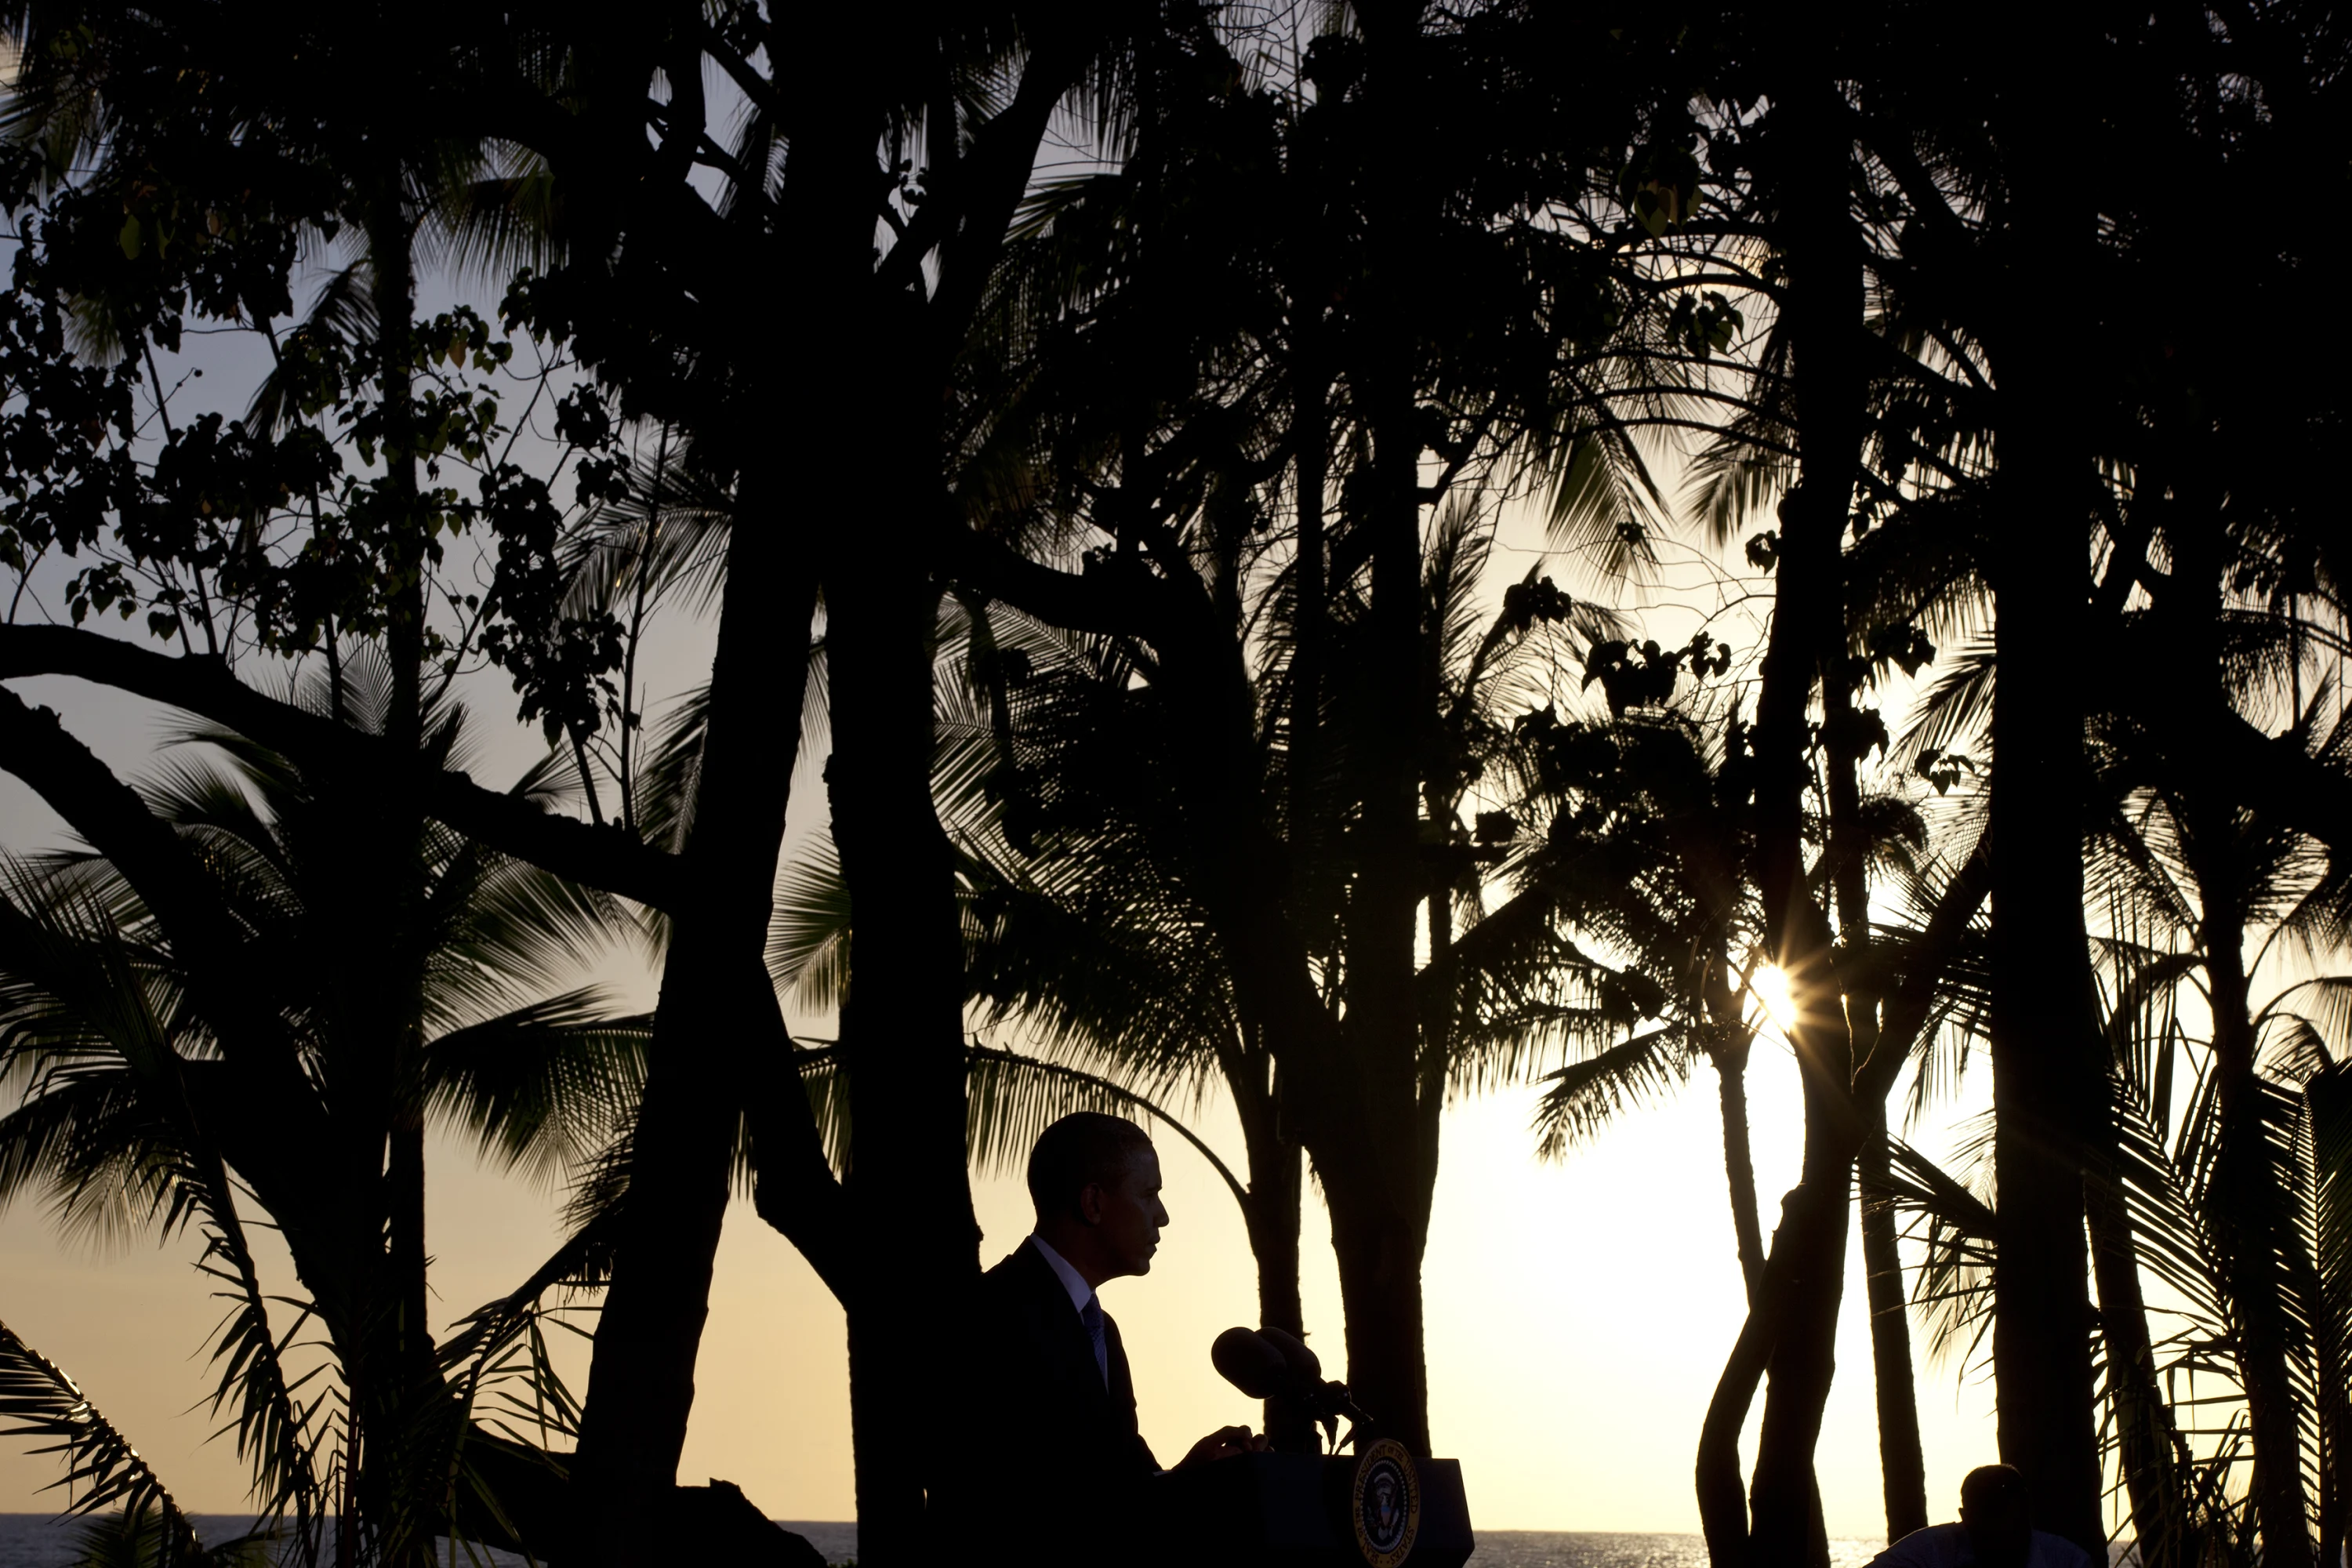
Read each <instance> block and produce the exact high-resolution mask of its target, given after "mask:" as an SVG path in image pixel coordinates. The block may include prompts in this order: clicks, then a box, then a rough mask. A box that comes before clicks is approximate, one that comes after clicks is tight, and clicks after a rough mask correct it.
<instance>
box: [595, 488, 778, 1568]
mask: <svg viewBox="0 0 2352 1568" xmlns="http://www.w3.org/2000/svg"><path fill="white" fill-rule="evenodd" d="M772 478H773V476H772V475H771V474H770V473H768V472H766V471H763V470H757V469H755V470H753V471H752V472H751V473H748V474H747V475H746V476H745V477H744V479H743V481H742V485H741V493H740V498H739V500H738V505H737V510H736V514H735V521H734V524H733V528H732V531H731V532H730V537H729V541H728V548H727V585H726V588H725V591H724V594H723V595H722V597H721V599H720V605H719V643H718V648H717V650H716V652H715V654H714V655H713V658H712V659H711V667H710V699H709V727H708V730H707V731H706V734H705V738H704V741H703V748H702V763H701V769H700V784H699V786H698V791H697V797H696V801H695V809H694V818H693V826H692V828H691V829H690V831H689V834H688V842H687V845H686V848H685V851H684V864H683V866H682V867H681V871H682V873H683V874H682V876H681V879H680V881H681V886H682V893H681V896H680V898H679V900H678V904H677V909H676V910H674V911H672V915H673V918H672V924H671V934H670V944H669V952H668V958H667V963H666V964H665V966H664V969H663V972H662V986H661V996H660V1000H659V1002H658V1004H657V1005H656V1011H655V1014H654V1045H653V1049H652V1051H651V1052H650V1054H649V1058H648V1063H647V1071H646V1087H645V1094H644V1098H643V1100H642V1102H641V1104H640V1107H639V1110H638V1112H637V1124H636V1142H635V1162H634V1164H633V1166H632V1170H631V1175H630V1184H629V1191H628V1195H627V1197H626V1199H625V1202H624V1205H623V1208H622V1212H621V1221H620V1239H619V1244H618V1246H617V1248H616V1251H615V1256H614V1269H613V1279H612V1283H611V1286H610V1287H609V1289H607V1290H606V1292H605V1298H604V1316H603V1320H602V1321H601V1322H600V1324H599V1325H598V1328H597V1332H596V1342H595V1352H594V1355H593V1359H592V1361H591V1362H590V1363H589V1372H588V1394H587V1400H586V1405H585V1408H584V1410H583V1415H582V1419H581V1434H580V1449H579V1455H578V1458H576V1460H575V1461H574V1466H573V1479H574V1488H573V1497H574V1499H575V1510H574V1512H575V1516H576V1517H577V1518H578V1519H579V1520H580V1521H581V1524H580V1531H579V1534H578V1536H577V1538H576V1542H575V1545H574V1552H575V1554H576V1556H577V1558H578V1559H579V1560H580V1561H582V1562H584V1563H592V1564H613V1565H614V1568H634V1565H635V1564H637V1563H649V1562H656V1561H659V1560H660V1558H661V1556H662V1555H663V1548H662V1544H661V1542H662V1536H663V1531H664V1530H665V1528H666V1523H667V1521H665V1520H664V1519H663V1518H662V1517H660V1514H659V1511H658V1510H660V1509H661V1508H662V1506H663V1505H664V1504H665V1503H666V1502H667V1497H668V1494H669V1490H670V1489H671V1488H672V1487H673V1486H674V1485H676V1482H677V1460H678V1455H679V1452H680V1450H681V1449H682V1448H683V1447H684V1446H685V1442H686V1426H687V1418H688V1413H689V1412H690V1411H691V1409H692V1407H693V1404H694V1366H695V1359H696V1356H697V1354H698V1352H699V1350H700V1347H701V1342H702V1329H703V1323H704V1321H705V1319H706V1318H707V1317H708V1315H709V1299H710V1277H711V1268H712V1261H713V1258H714V1257H715V1255H716V1253H717V1251H718V1247H719V1226H720V1224H721V1222H722V1221H723V1220H724V1218H725V1215H726V1210H727V1197H728V1173H729V1165H730V1158H731V1156H732V1153H733V1150H734V1145H735V1139H736V1131H737V1127H738V1125H739V1122H740V1115H741V1109H742V1107H741V1096H740V1085H741V1084H743V1083H744V1082H746V1081H749V1080H751V1079H752V1078H754V1077H755V1076H756V1075H755V1073H754V1071H753V1069H752V1068H751V1066H750V1065H749V1064H748V1063H746V1062H745V1060H744V1059H743V1058H744V1055H745V1053H746V1051H747V1050H748V1049H749V1048H750V1047H751V1042H756V1041H761V1040H764V1039H767V1038H769V1037H771V1035H772V1028H769V1027H762V1025H772V1018H766V1019H762V1018H758V1017H755V1016H751V1013H750V1012H748V1011H747V1009H756V1008H759V1007H765V1008H767V1009H769V1010H770V1012H771V1013H772V1010H773V1008H774V1006H775V998H774V994H773V992H772V988H771V987H770V986H769V985H768V984H766V982H765V979H764V976H765V973H766V962H765V955H766V947H767V935H768V920H769V914H770V911H771V908H772V886H773V882H774V878H775V868H776V858H777V854H778V852H779V850H780V849H781V847H782V842H783V831H784V809H785V806H786V804H787V802H788V799H789V795H790V790H791V784H792V773H793V769H792V759H791V757H790V755H789V754H786V755H782V756H779V754H778V753H777V752H776V750H775V749H774V745H773V742H774V739H775V723H774V720H775V713H776V709H777V706H778V702H779V699H780V697H781V698H782V702H783V704H784V706H785V708H786V710H788V711H793V712H797V711H798V708H799V701H798V696H797V694H798V693H799V692H800V691H801V689H803V686H804V685H805V684H806V681H807V678H808V646H809V639H808V637H807V636H806V627H807V626H809V624H810V622H811V620H812V618H813V616H814V609H815V602H816V580H815V574H814V569H813V566H812V564H811V563H809V562H808V561H807V560H806V559H805V558H804V556H803V555H802V554H801V553H800V552H798V551H796V550H795V549H794V548H793V545H794V541H793V539H792V538H791V537H790V536H789V535H788V532H787V531H786V529H785V527H784V524H783V521H782V519H781V518H780V517H779V516H778V515H777V514H776V512H775V510H773V509H774V506H775V499H776V491H775V487H774V486H773V485H772V484H771V483H770V482H769V481H770V480H771V479H772ZM754 978H756V979H757V982H758V983H757V984H752V983H751V982H752V981H753V979H754Z"/></svg>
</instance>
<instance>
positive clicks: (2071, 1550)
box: [2026, 1530, 2098, 1568]
mask: <svg viewBox="0 0 2352 1568" xmlns="http://www.w3.org/2000/svg"><path fill="white" fill-rule="evenodd" d="M2097 1561H2098V1560H2097V1559H2096V1558H2095V1557H2093V1556H2092V1555H2091V1554H2090V1553H2089V1552H2085V1551H2084V1550H2083V1549H2082V1548H2081V1547H2079V1546H2077V1545H2075V1544H2074V1542H2071V1541H2069V1540H2067V1539H2066V1538H2065V1537H2064V1536H2063V1535H2053V1534H2051V1533H2050V1532H2049V1531H2046V1530H2037V1531H2034V1532H2033V1545H2032V1551H2031V1552H2029V1554H2028V1555H2027V1558H2026V1568H2094V1565H2095V1563H2097Z"/></svg>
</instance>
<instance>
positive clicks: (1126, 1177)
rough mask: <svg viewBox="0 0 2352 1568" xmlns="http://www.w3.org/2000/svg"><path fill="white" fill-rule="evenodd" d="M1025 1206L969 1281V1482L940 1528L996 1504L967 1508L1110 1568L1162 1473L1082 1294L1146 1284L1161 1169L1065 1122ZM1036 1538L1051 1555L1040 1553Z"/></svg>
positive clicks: (1215, 1438) (1089, 1119)
mask: <svg viewBox="0 0 2352 1568" xmlns="http://www.w3.org/2000/svg"><path fill="white" fill-rule="evenodd" d="M1029 1196H1030V1201H1031V1202H1032V1203H1034V1205H1036V1210H1037V1223H1036V1228H1035V1230H1034V1232H1033V1233H1032V1234H1031V1235H1030V1237H1028V1239H1027V1240H1025V1241H1024V1242H1023V1243H1022V1244H1021V1245H1020V1246H1019V1247H1015V1248H1013V1252H1012V1253H1011V1254H1010V1255H1009V1256H1007V1257H1006V1258H1004V1260H1003V1262H1001V1263H999V1264H997V1266H996V1267H995V1268H992V1269H990V1270H989V1271H988V1273H987V1274H986V1275H985V1276H984V1277H982V1280H981V1284H980V1298H979V1314H978V1316H979V1322H978V1323H977V1325H976V1327H977V1329H978V1334H977V1336H976V1339H975V1341H974V1345H973V1350H972V1352H971V1354H972V1359H973V1361H974V1363H975V1364H974V1366H973V1368H972V1372H973V1373H974V1375H973V1379H972V1393H973V1402H972V1403H973V1407H972V1408H971V1410H970V1411H969V1412H968V1415H970V1417H971V1420H970V1421H969V1422H968V1423H967V1430H968V1431H969V1432H970V1433H971V1435H972V1437H971V1441H972V1445H973V1447H974V1449H975V1450H976V1451H974V1452H971V1453H968V1454H965V1455H963V1456H961V1465H962V1466H963V1467H964V1472H965V1476H966V1477H967V1478H968V1480H967V1482H966V1484H963V1485H959V1484H957V1483H956V1482H954V1481H953V1480H950V1483H949V1486H948V1489H947V1492H946V1500H948V1502H949V1506H950V1511H951V1512H953V1513H956V1514H969V1512H970V1511H971V1508H972V1507H973V1506H975V1503H974V1501H973V1500H970V1499H971V1493H973V1492H978V1493H982V1494H995V1495H983V1496H982V1497H981V1498H979V1499H978V1500H977V1506H979V1507H981V1508H984V1509H986V1510H989V1511H990V1512H992V1513H997V1514H998V1516H999V1517H1001V1518H1004V1519H1005V1520H1006V1521H1007V1524H1008V1528H1010V1529H1011V1530H1012V1531H1013V1539H1016V1540H1018V1542H1020V1544H1021V1546H1022V1547H1023V1548H1024V1549H1027V1548H1030V1547H1031V1546H1032V1544H1033V1543H1034V1546H1036V1547H1039V1548H1042V1549H1043V1550H1044V1553H1045V1557H1046V1558H1048V1559H1052V1560H1088V1561H1097V1562H1098V1561H1103V1560H1104V1559H1105V1556H1106V1554H1107V1553H1108V1554H1109V1555H1110V1556H1111V1557H1112V1558H1113V1559H1114V1560H1116V1550H1115V1549H1116V1548H1117V1547H1118V1545H1119V1544H1120V1543H1121V1542H1122V1541H1123V1540H1124V1539H1125V1538H1126V1537H1127V1536H1129V1534H1130V1533H1131V1532H1133V1531H1136V1530H1137V1529H1138V1528H1139V1525H1140V1523H1141V1521H1140V1520H1139V1518H1138V1517H1137V1515H1138V1510H1139V1509H1140V1508H1141V1507H1142V1506H1143V1502H1144V1499H1143V1496H1142V1492H1143V1485H1144V1482H1145V1480H1146V1479H1147V1478H1149V1477H1150V1476H1151V1475H1152V1474H1153V1473H1154V1472H1156V1471H1157V1470H1158V1469H1159V1468H1160V1466H1159V1463H1158V1461H1157V1460H1155V1459H1154V1458H1152V1455H1151V1449H1150V1445H1148V1444H1146V1443H1145V1442H1144V1440H1143V1436H1142V1434H1141V1432H1139V1430H1138V1429H1137V1426H1136V1418H1135V1384H1134V1381H1133V1379H1132V1378H1131V1377H1130V1376H1129V1371H1128V1364H1127V1351H1126V1349H1125V1347H1124V1346H1123V1345H1121V1344H1120V1342H1119V1337H1118V1323H1116V1322H1114V1321H1112V1320H1111V1317H1110V1314H1109V1313H1108V1312H1106V1311H1104V1310H1102V1302H1101V1300H1099V1299H1098V1298H1097V1296H1096V1294H1095V1289H1096V1287H1097V1286H1099V1285H1101V1284H1102V1283H1103V1282H1104V1281H1105V1280H1108V1279H1118V1278H1119V1277H1120V1276H1122V1275H1128V1274H1148V1273H1150V1271H1151V1255H1152V1254H1153V1253H1154V1252H1156V1251H1158V1250H1159V1247H1160V1230H1161V1229H1162V1228H1163V1227H1164V1226H1166V1225H1167V1224H1168V1211H1167V1209H1166V1208H1165V1207H1163V1206H1162V1205H1161V1204H1160V1156H1159V1153H1158V1152H1156V1151H1155V1150H1153V1148H1152V1147H1151V1140H1150V1138H1148V1137H1146V1136H1145V1135H1144V1131H1143V1129H1141V1128H1140V1127H1138V1126H1137V1125H1135V1123H1133V1122H1132V1121H1122V1120H1120V1119H1119V1118H1118V1117H1116V1116H1103V1115H1099V1114H1097V1113H1094V1112H1090V1111H1082V1112H1080V1113H1078V1114H1076V1115H1074V1116H1066V1117H1064V1118H1062V1120H1060V1121H1056V1122H1055V1123H1054V1124H1053V1125H1052V1126H1051V1127H1048V1128H1047V1129H1045V1131H1044V1132H1043V1133H1042V1134H1040V1135H1039V1137H1038V1139H1037V1144H1036V1147H1035V1148H1034V1150H1032V1151H1031V1152H1030V1155H1029ZM1264 1446H1265V1443H1264V1440H1263V1439H1262V1438H1256V1437H1253V1436H1251V1434H1250V1429H1249V1428H1248V1427H1247V1426H1227V1427H1223V1428H1221V1429H1220V1430H1218V1431H1215V1432H1213V1433H1211V1434H1210V1435H1209V1436H1206V1437H1203V1438H1202V1439H1201V1440H1200V1441H1199V1442H1198V1443H1195V1444H1194V1445H1192V1451H1191V1452H1190V1453H1188V1454H1186V1455H1185V1456H1184V1458H1183V1461H1182V1463H1183V1464H1184V1465H1187V1466H1189V1465H1193V1464H1197V1463H1201V1462H1202V1461H1205V1460H1209V1459H1215V1458H1223V1457H1224V1456H1226V1455H1228V1454H1237V1453H1243V1452H1246V1451H1249V1450H1251V1449H1255V1448H1260V1447H1264ZM1008 1491H1009V1492H1010V1494H1011V1495H1005V1494H1006V1493H1007V1492H1008ZM1000 1510H1001V1511H1000ZM970 1523H971V1521H969V1520H967V1521H966V1524H965V1528H969V1525H970ZM948 1528H949V1531H950V1532H952V1531H955V1530H956V1529H957V1528H958V1526H957V1525H956V1524H954V1523H952V1522H950V1524H949V1526H948ZM1040 1532H1042V1533H1044V1534H1045V1536H1047V1537H1048V1539H1046V1540H1045V1541H1038V1540H1037V1539H1036V1537H1037V1535H1038V1534H1039V1533H1040ZM935 1539H940V1537H939V1536H938V1534H937V1532H936V1531H935Z"/></svg>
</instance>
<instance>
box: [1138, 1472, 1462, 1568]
mask: <svg viewBox="0 0 2352 1568" xmlns="http://www.w3.org/2000/svg"><path fill="white" fill-rule="evenodd" d="M1151 1486H1152V1494H1151V1501H1150V1506H1149V1508H1148V1509H1147V1512H1146V1517H1147V1519H1148V1520H1149V1521H1150V1527H1151V1529H1152V1530H1153V1531H1155V1532H1156V1539H1155V1540H1153V1541H1152V1542H1150V1545H1151V1548H1152V1550H1151V1555H1150V1562H1151V1563H1156V1564H1168V1565H1170V1568H1173V1565H1174V1564H1178V1563H1198V1564H1208V1563H1216V1564H1219V1565H1220V1568H1223V1565H1224V1564H1232V1565H1233V1568H1462V1564H1463V1563H1465V1562H1467V1561H1468V1560H1469V1557H1470V1548H1471V1545H1472V1541H1471V1537H1470V1507H1469V1503H1468V1502H1467V1501H1466V1500H1465V1498H1464V1496H1463V1493H1462V1466H1461V1465H1460V1463H1459V1462H1458V1461H1456V1460H1453V1459H1417V1458H1412V1456H1411V1455H1409V1454H1407V1453H1406V1452H1405V1450H1404V1449H1403V1448H1402V1447H1400V1446H1399V1445H1397V1444H1394V1443H1387V1442H1382V1443H1373V1444H1370V1445H1369V1446H1368V1447H1366V1449H1365V1451H1364V1452H1363V1453H1361V1454H1358V1455H1352V1456H1351V1455H1344V1454H1339V1455H1328V1456H1325V1455H1312V1454H1246V1455H1241V1456H1238V1457H1235V1458H1227V1459H1219V1460H1217V1461H1216V1462H1215V1463H1213V1464H1208V1465H1201V1466H1198V1467H1196V1468H1192V1469H1190V1470H1183V1471H1175V1470H1171V1471H1170V1472H1169V1473H1168V1474H1166V1475H1163V1476H1157V1477H1154V1478H1153V1479H1152V1483H1151Z"/></svg>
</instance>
